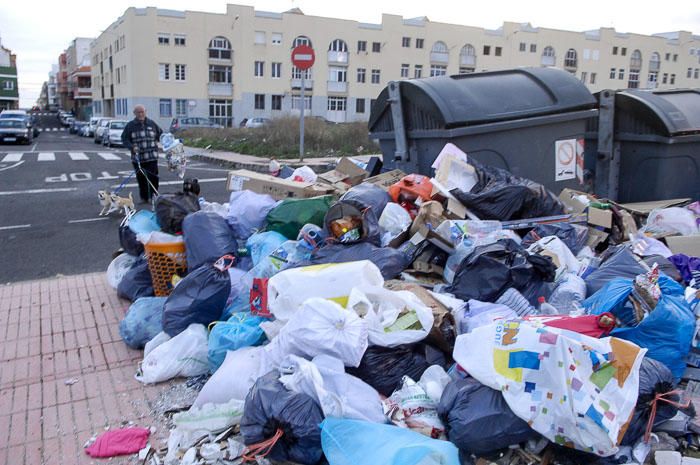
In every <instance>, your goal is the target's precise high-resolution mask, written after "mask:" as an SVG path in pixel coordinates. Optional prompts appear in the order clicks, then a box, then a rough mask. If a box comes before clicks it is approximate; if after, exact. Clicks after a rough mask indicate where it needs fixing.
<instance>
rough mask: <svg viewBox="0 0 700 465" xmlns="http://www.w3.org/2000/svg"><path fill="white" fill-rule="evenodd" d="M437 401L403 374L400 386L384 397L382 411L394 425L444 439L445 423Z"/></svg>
mask: <svg viewBox="0 0 700 465" xmlns="http://www.w3.org/2000/svg"><path fill="white" fill-rule="evenodd" d="M438 403H439V401H438V402H435V400H433V399H431V398H430V396H428V394H427V393H426V392H425V389H424V388H423V386H422V385H420V384H419V383H416V382H415V381H413V380H412V379H411V378H409V377H408V376H404V377H403V379H402V380H401V388H399V389H397V390H396V391H394V393H393V394H392V395H391V397H389V398H387V399H384V413H385V414H386V416H387V418H389V420H390V421H391V422H392V423H393V424H395V425H396V426H400V427H402V428H408V429H411V430H413V431H415V432H417V433H420V434H423V435H425V436H428V437H431V438H433V439H445V425H444V423H443V422H442V421H441V420H440V417H438V412H437V407H438Z"/></svg>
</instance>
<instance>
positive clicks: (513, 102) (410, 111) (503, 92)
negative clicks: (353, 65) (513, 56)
mask: <svg viewBox="0 0 700 465" xmlns="http://www.w3.org/2000/svg"><path fill="white" fill-rule="evenodd" d="M399 85H400V90H401V96H402V104H403V110H404V119H405V121H404V124H405V126H406V128H407V129H409V130H410V129H449V128H454V127H460V126H470V125H475V124H483V123H489V122H497V121H507V120H514V119H521V118H527V117H534V116H543V115H550V114H556V113H563V112H568V111H574V110H584V109H591V108H595V104H596V100H595V98H594V97H593V96H592V95H591V93H590V92H589V91H588V89H587V88H586V86H585V85H583V84H582V83H581V82H580V81H579V80H578V79H576V77H575V76H573V75H572V74H570V73H568V72H566V71H563V70H560V69H555V68H518V69H510V70H502V71H490V72H483V73H472V74H462V75H454V76H440V77H433V78H425V79H411V80H406V81H400V83H399ZM386 118H388V119H391V111H390V101H389V93H388V88H385V89H384V90H383V91H382V92H381V93H380V95H379V97H378V98H377V101H376V102H375V104H374V106H373V107H372V113H371V115H370V121H369V128H370V131H384V130H387V129H389V128H388V127H387V125H386V124H378V123H380V120H381V119H386ZM391 128H393V125H391Z"/></svg>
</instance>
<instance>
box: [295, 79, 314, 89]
mask: <svg viewBox="0 0 700 465" xmlns="http://www.w3.org/2000/svg"><path fill="white" fill-rule="evenodd" d="M291 86H292V89H301V78H299V79H297V78H292V79H291ZM313 88H314V80H313V79H305V80H304V89H313Z"/></svg>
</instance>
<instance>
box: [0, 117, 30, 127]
mask: <svg viewBox="0 0 700 465" xmlns="http://www.w3.org/2000/svg"><path fill="white" fill-rule="evenodd" d="M24 127H25V124H24V121H17V120H9V119H5V120H4V121H0V128H19V129H22V128H24Z"/></svg>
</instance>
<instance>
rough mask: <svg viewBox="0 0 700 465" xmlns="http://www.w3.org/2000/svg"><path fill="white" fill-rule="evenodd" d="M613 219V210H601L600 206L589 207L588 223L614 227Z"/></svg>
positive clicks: (608, 227)
mask: <svg viewBox="0 0 700 465" xmlns="http://www.w3.org/2000/svg"><path fill="white" fill-rule="evenodd" d="M612 220H613V213H612V210H601V209H600V208H594V207H588V224H592V225H594V226H600V227H602V228H605V229H610V228H612Z"/></svg>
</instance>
